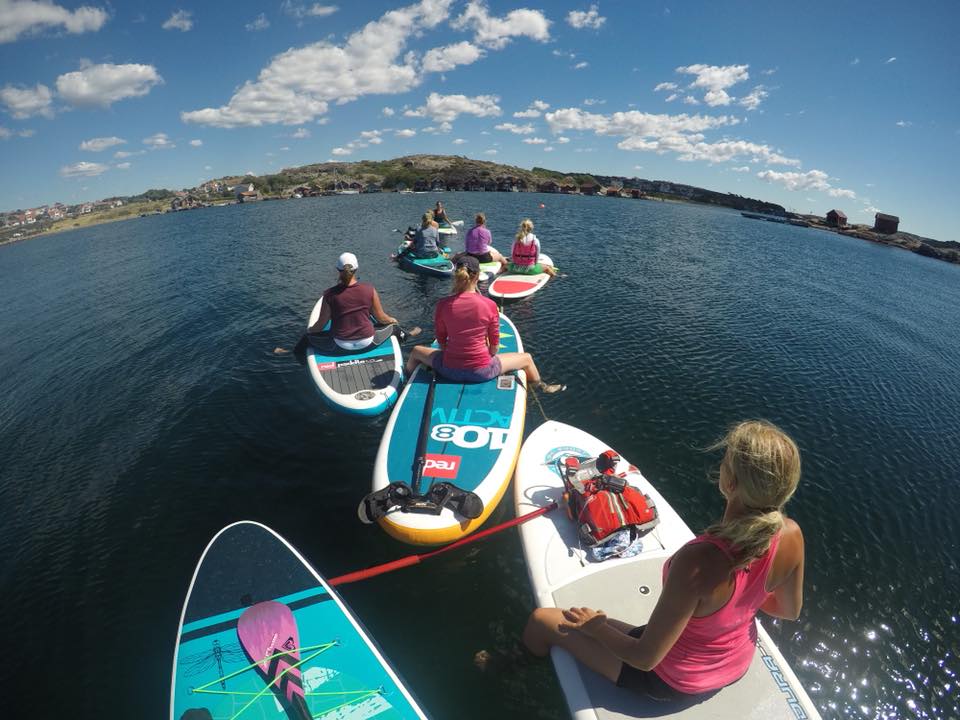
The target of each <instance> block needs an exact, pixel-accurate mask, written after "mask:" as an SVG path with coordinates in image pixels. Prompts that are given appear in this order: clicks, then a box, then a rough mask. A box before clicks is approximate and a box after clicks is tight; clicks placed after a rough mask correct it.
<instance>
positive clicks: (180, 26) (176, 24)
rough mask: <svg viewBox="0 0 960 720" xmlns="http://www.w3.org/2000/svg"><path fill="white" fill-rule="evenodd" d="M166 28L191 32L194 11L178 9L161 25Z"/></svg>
mask: <svg viewBox="0 0 960 720" xmlns="http://www.w3.org/2000/svg"><path fill="white" fill-rule="evenodd" d="M160 27H162V28H163V29H164V30H179V31H180V32H189V31H190V30H192V29H193V13H192V12H190V11H189V10H177V11H176V12H175V13H174V14H173V15H171V16H170V17H169V18H167V21H166V22H165V23H163V25H161V26H160Z"/></svg>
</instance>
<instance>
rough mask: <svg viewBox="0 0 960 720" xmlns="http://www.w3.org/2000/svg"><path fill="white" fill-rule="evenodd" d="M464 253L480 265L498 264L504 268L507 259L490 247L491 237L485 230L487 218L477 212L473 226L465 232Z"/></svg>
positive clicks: (486, 229) (488, 231) (487, 230)
mask: <svg viewBox="0 0 960 720" xmlns="http://www.w3.org/2000/svg"><path fill="white" fill-rule="evenodd" d="M465 242H466V253H467V254H468V255H472V256H473V257H475V258H476V259H477V261H478V262H480V263H492V262H498V263H500V265H501V266H502V267H504V268H506V266H507V259H506V258H505V257H504V256H503V255H501V254H500V253H498V252H497V251H496V250H495V249H494V248H492V247H491V246H490V243H492V242H493V236H492V235H491V234H490V230H489V229H488V228H487V216H486V215H484V214H483V213H482V212H478V213H477V216H476V218H475V219H474V226H473V227H472V228H470V230H469V231H468V232H467V237H466V241H465Z"/></svg>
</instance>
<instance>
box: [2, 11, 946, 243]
mask: <svg viewBox="0 0 960 720" xmlns="http://www.w3.org/2000/svg"><path fill="white" fill-rule="evenodd" d="M85 1H86V3H87V4H86V5H81V4H79V3H71V2H64V1H63V0H60V1H59V2H39V1H37V0H0V157H2V163H0V180H2V182H3V187H4V189H5V191H6V192H5V197H4V199H3V201H2V202H0V207H2V208H3V209H14V208H18V207H23V208H25V207H30V206H34V205H39V204H43V203H51V202H54V201H61V202H70V203H72V202H78V201H80V200H90V199H96V198H101V197H107V196H110V195H126V194H135V193H137V192H141V191H143V190H145V189H147V188H149V187H169V188H179V187H189V186H193V185H196V184H198V183H200V182H201V181H203V180H206V179H209V178H213V177H220V176H223V175H236V174H243V173H245V172H254V173H257V174H261V173H268V172H272V171H276V170H279V169H280V168H282V167H288V166H294V165H300V164H305V163H309V162H320V161H324V160H328V159H341V160H346V161H350V160H359V159H381V158H390V157H396V156H400V155H407V154H411V153H444V154H459V155H467V156H469V157H474V158H479V159H488V160H495V161H497V162H503V163H507V164H513V165H519V166H522V167H532V166H535V165H539V166H544V167H549V168H554V169H557V170H563V171H581V172H587V171H592V172H597V173H600V174H617V175H626V176H634V175H635V176H638V177H645V178H650V179H664V180H673V181H676V182H685V183H690V184H694V185H699V186H703V187H707V188H711V189H714V190H719V191H723V192H727V191H729V192H734V193H738V194H742V195H747V196H751V197H759V198H763V199H767V200H772V201H775V202H779V203H781V204H783V205H784V206H786V207H788V208H791V209H795V210H798V211H802V212H807V211H815V212H819V213H825V212H826V211H827V210H828V209H830V208H831V207H838V208H840V209H843V210H844V211H845V212H846V213H847V215H848V216H849V217H850V219H851V221H854V222H868V221H872V217H873V213H874V212H876V211H878V210H879V211H882V212H887V213H891V214H896V215H899V216H900V218H901V229H903V230H907V231H912V232H917V233H920V234H925V235H929V236H932V237H936V238H939V239H943V240H960V230H958V227H960V209H958V203H957V202H956V198H955V195H956V191H957V188H958V187H960V183H958V182H957V178H956V173H957V167H958V161H960V52H958V50H957V49H956V48H957V43H956V33H957V30H958V28H960V4H957V3H956V2H929V3H925V2H919V3H910V4H904V3H892V2H844V3H836V2H831V3H803V4H801V5H799V6H798V5H797V4H796V3H790V4H787V3H783V2H769V3H746V2H735V3H715V2H684V3H674V2H670V1H669V0H668V1H667V2H663V1H662V0H661V1H659V2H646V1H635V0H629V1H628V0H605V1H603V2H599V3H590V2H553V1H551V2H546V1H545V0H539V1H530V2H527V1H526V0H517V1H516V2H499V1H489V2H468V1H466V0H423V2H419V3H410V4H402V3H387V2H372V1H371V2H368V1H364V2H359V3H351V4H341V5H337V4H335V3H334V2H333V1H328V2H323V3H315V2H307V1H305V0H304V1H301V0H286V1H284V2H277V3H263V2H243V1H242V0H238V1H234V2H229V3H226V2H222V3H220V2H202V3H201V2H198V1H197V0H185V1H184V2H180V3H174V4H166V3H164V2H151V3H146V2H143V3H140V2H135V1H130V2H127V1H124V2H122V3H120V2H116V3H101V2H98V0H85Z"/></svg>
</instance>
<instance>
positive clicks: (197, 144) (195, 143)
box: [190, 140, 203, 147]
mask: <svg viewBox="0 0 960 720" xmlns="http://www.w3.org/2000/svg"><path fill="white" fill-rule="evenodd" d="M190 145H192V146H193V147H201V146H202V145H203V140H191V141H190Z"/></svg>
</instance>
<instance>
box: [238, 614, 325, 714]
mask: <svg viewBox="0 0 960 720" xmlns="http://www.w3.org/2000/svg"><path fill="white" fill-rule="evenodd" d="M237 636H238V637H239V638H240V644H241V645H242V646H243V649H244V650H245V651H246V653H247V655H249V656H250V660H251V661H252V662H254V663H256V668H257V673H258V674H259V675H260V677H262V678H263V681H264V682H265V683H266V684H267V687H265V688H264V689H263V690H262V691H261V692H260V693H258V694H257V695H255V696H254V697H253V698H252V699H251V700H250V701H249V702H248V703H247V705H246V706H245V707H244V708H243V709H242V710H241V711H240V712H243V710H246V708H247V707H249V706H250V705H252V704H253V703H254V702H256V700H257V699H258V698H260V697H261V695H262V694H263V693H264V692H266V691H267V689H270V690H273V692H274V693H275V694H276V695H277V697H278V698H279V699H280V703H281V704H282V705H283V707H284V708H285V709H286V710H287V714H288V716H289V717H290V718H291V720H312V715H311V713H310V711H309V710H308V709H307V701H306V698H305V697H304V694H303V683H302V680H301V675H300V663H301V661H300V634H299V632H298V631H297V621H296V620H295V619H294V617H293V612H292V611H291V610H290V608H288V607H287V606H286V605H284V604H283V603H280V602H276V601H275V600H268V601H266V602H261V603H257V604H256V605H253V606H252V607H248V608H247V609H246V610H244V611H243V614H242V615H241V616H240V619H239V620H238V621H237ZM239 714H240V713H237V715H239Z"/></svg>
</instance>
